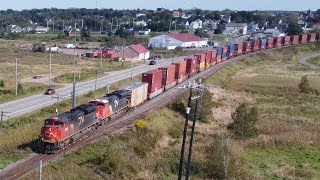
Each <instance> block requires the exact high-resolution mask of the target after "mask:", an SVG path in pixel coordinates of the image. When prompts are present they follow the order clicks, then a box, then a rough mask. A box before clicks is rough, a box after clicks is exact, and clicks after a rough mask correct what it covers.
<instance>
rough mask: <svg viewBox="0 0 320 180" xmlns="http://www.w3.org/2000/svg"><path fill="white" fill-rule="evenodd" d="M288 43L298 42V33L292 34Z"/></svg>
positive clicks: (294, 43) (295, 43)
mask: <svg viewBox="0 0 320 180" xmlns="http://www.w3.org/2000/svg"><path fill="white" fill-rule="evenodd" d="M290 43H291V44H292V45H297V44H299V35H294V36H291V37H290Z"/></svg>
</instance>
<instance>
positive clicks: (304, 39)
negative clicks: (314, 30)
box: [299, 34, 308, 44]
mask: <svg viewBox="0 0 320 180" xmlns="http://www.w3.org/2000/svg"><path fill="white" fill-rule="evenodd" d="M307 42H308V35H307V34H303V35H299V43H300V44H306V43H307Z"/></svg>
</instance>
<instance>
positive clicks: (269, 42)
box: [266, 37, 274, 49]
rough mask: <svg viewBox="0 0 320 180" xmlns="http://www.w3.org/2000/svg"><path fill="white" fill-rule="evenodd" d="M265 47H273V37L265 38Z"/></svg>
mask: <svg viewBox="0 0 320 180" xmlns="http://www.w3.org/2000/svg"><path fill="white" fill-rule="evenodd" d="M266 47H267V49H271V48H273V47H274V38H272V37H269V38H268V39H267V46H266Z"/></svg>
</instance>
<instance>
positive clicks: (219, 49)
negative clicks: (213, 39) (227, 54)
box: [214, 47, 222, 63]
mask: <svg viewBox="0 0 320 180" xmlns="http://www.w3.org/2000/svg"><path fill="white" fill-rule="evenodd" d="M214 49H215V50H216V51H217V61H216V62H217V63H219V62H221V60H222V48H221V47H214Z"/></svg>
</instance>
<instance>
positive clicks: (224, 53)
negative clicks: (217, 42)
mask: <svg viewBox="0 0 320 180" xmlns="http://www.w3.org/2000/svg"><path fill="white" fill-rule="evenodd" d="M227 59H228V46H222V60H227Z"/></svg>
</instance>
